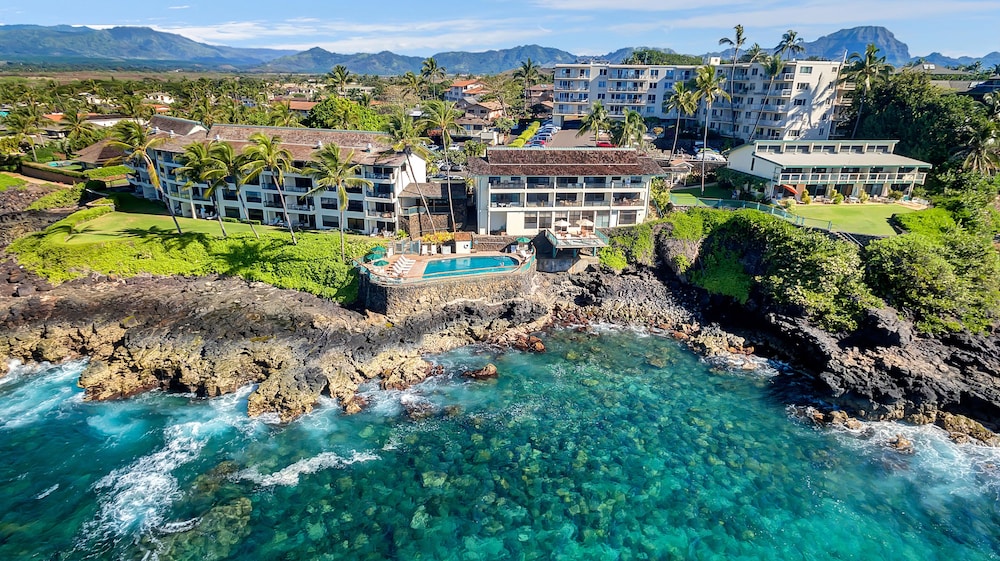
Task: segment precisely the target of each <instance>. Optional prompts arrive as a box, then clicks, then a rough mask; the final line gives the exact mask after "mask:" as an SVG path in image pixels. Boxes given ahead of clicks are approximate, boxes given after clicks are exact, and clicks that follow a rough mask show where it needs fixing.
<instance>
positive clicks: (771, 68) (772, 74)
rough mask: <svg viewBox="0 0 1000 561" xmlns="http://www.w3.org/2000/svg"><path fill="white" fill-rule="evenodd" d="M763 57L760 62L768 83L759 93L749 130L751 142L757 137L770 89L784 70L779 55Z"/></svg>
mask: <svg viewBox="0 0 1000 561" xmlns="http://www.w3.org/2000/svg"><path fill="white" fill-rule="evenodd" d="M765 57H766V58H765V59H764V60H763V61H762V63H761V65H762V66H763V69H764V75H765V76H767V77H768V81H767V87H766V88H765V89H764V91H763V92H761V98H760V109H758V110H757V118H756V119H754V122H753V128H752V129H751V130H750V140H751V141H752V140H753V139H754V138H755V137H756V136H757V126H758V125H760V118H761V116H762V115H763V114H764V105H765V104H766V102H767V98H768V97H770V96H771V89H772V88H773V87H774V79H775V78H776V77H777V76H778V74H780V73H781V71H782V70H783V69H784V68H785V61H784V60H783V59H782V58H781V55H780V54H777V53H775V54H774V55H772V56H767V55H765Z"/></svg>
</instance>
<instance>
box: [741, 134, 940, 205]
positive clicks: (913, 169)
mask: <svg viewBox="0 0 1000 561" xmlns="http://www.w3.org/2000/svg"><path fill="white" fill-rule="evenodd" d="M897 142H898V141H897V140H840V141H832V140H825V141H809V142H806V141H756V142H753V143H751V144H745V145H743V146H740V147H739V148H736V149H734V150H732V151H731V152H730V153H729V168H730V169H734V170H736V171H739V172H743V173H746V174H749V175H753V176H756V177H759V178H761V179H765V180H767V182H768V187H767V191H766V194H767V195H768V196H769V197H773V198H781V197H783V196H791V197H795V198H801V196H802V194H803V193H805V192H808V193H809V194H810V195H811V196H813V197H833V196H834V195H835V194H836V193H840V194H841V195H843V196H844V197H860V196H861V193H867V194H868V195H869V196H871V197H885V196H888V195H889V192H890V191H900V192H904V193H909V192H910V191H911V190H912V189H913V187H914V186H916V185H923V183H924V179H925V178H926V177H927V173H926V170H928V169H930V168H931V164H929V163H927V162H922V161H920V160H914V159H913V158H907V157H905V156H900V155H898V154H894V153H893V152H895V150H896V143H897Z"/></svg>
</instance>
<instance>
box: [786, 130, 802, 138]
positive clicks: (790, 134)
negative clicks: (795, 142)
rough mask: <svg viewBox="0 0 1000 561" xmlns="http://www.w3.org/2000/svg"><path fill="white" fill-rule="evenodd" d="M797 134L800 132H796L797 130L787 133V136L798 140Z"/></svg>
mask: <svg viewBox="0 0 1000 561" xmlns="http://www.w3.org/2000/svg"><path fill="white" fill-rule="evenodd" d="M799 134H800V131H798V130H791V131H788V136H790V137H792V138H798V137H799Z"/></svg>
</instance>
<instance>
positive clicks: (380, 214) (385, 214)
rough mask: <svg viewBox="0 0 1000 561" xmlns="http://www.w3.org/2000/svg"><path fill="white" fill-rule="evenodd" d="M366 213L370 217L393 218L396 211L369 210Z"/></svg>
mask: <svg viewBox="0 0 1000 561" xmlns="http://www.w3.org/2000/svg"><path fill="white" fill-rule="evenodd" d="M367 215H368V216H369V217H370V218H395V217H396V213H395V212H393V211H388V210H369V211H368V213H367Z"/></svg>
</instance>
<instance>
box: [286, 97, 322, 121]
mask: <svg viewBox="0 0 1000 561" xmlns="http://www.w3.org/2000/svg"><path fill="white" fill-rule="evenodd" d="M286 103H288V109H289V110H291V111H292V112H293V113H295V114H296V115H298V116H299V117H300V118H305V117H307V116H309V112H310V111H312V108H313V107H316V106H317V105H319V102H316V101H301V100H291V101H287V102H286Z"/></svg>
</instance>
